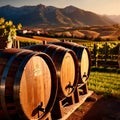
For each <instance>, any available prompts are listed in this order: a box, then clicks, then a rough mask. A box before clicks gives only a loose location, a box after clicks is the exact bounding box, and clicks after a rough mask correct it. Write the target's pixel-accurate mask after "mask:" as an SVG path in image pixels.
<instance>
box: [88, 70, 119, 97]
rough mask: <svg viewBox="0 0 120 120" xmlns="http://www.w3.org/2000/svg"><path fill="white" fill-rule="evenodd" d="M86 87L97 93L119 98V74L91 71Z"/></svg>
mask: <svg viewBox="0 0 120 120" xmlns="http://www.w3.org/2000/svg"><path fill="white" fill-rule="evenodd" d="M88 88H89V89H90V90H93V91H94V92H95V93H97V94H103V95H107V96H113V97H117V98H120V74H119V73H111V72H110V73H107V72H97V71H94V72H93V71H92V72H91V73H90V77H89V80H88Z"/></svg>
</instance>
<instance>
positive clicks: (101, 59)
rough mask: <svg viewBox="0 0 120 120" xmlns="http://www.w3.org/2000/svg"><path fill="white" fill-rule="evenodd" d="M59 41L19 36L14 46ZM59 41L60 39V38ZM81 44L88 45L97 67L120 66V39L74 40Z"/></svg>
mask: <svg viewBox="0 0 120 120" xmlns="http://www.w3.org/2000/svg"><path fill="white" fill-rule="evenodd" d="M45 40H46V41H47V42H50V41H55V42H56V41H57V39H54V38H43V37H35V38H34V39H32V38H25V37H17V41H15V44H14V46H17V47H18V46H19V47H25V46H29V45H32V44H42V43H43V41H45ZM58 41H59V40H58ZM72 41H73V42H76V43H78V44H80V45H83V46H86V47H87V48H88V49H89V51H90V53H91V60H92V66H95V67H105V68H106V67H111V68H120V62H119V61H120V60H119V59H118V55H119V54H120V41H107V42H106V41H101V42H94V41H85V40H72Z"/></svg>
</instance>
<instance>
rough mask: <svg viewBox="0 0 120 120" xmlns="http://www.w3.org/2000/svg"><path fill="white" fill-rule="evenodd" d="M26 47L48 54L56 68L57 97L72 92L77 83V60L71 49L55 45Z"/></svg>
mask: <svg viewBox="0 0 120 120" xmlns="http://www.w3.org/2000/svg"><path fill="white" fill-rule="evenodd" d="M28 49H30V50H34V51H42V52H44V53H46V54H48V55H49V56H50V57H51V58H52V60H53V62H54V64H55V66H56V69H57V76H58V96H57V97H58V98H59V99H62V98H64V97H68V96H70V95H71V94H72V92H73V91H74V89H75V88H76V87H77V83H78V69H79V68H78V60H77V57H76V55H75V53H74V52H73V51H72V50H69V49H65V48H64V47H60V46H56V45H49V44H45V45H32V46H29V47H28Z"/></svg>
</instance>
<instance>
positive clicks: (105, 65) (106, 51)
mask: <svg viewBox="0 0 120 120" xmlns="http://www.w3.org/2000/svg"><path fill="white" fill-rule="evenodd" d="M107 53H108V47H107V42H106V43H105V64H104V67H105V68H106V67H107Z"/></svg>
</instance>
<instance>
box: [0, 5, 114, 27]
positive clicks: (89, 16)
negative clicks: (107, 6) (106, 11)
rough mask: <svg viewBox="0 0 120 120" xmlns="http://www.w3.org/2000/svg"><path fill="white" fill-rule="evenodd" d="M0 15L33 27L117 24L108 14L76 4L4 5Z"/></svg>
mask: <svg viewBox="0 0 120 120" xmlns="http://www.w3.org/2000/svg"><path fill="white" fill-rule="evenodd" d="M0 17H4V18H5V19H6V20H12V21H13V22H14V23H15V24H18V23H21V24H22V25H23V26H31V27H39V26H49V27H50V26H92V25H112V24H115V22H114V21H113V20H111V19H110V18H108V17H107V16H101V15H98V14H96V13H93V12H90V11H85V10H82V9H80V8H77V7H74V6H67V7H65V8H57V7H54V6H45V5H42V4H39V5H36V6H22V7H13V6H10V5H7V6H2V7H0Z"/></svg>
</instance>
